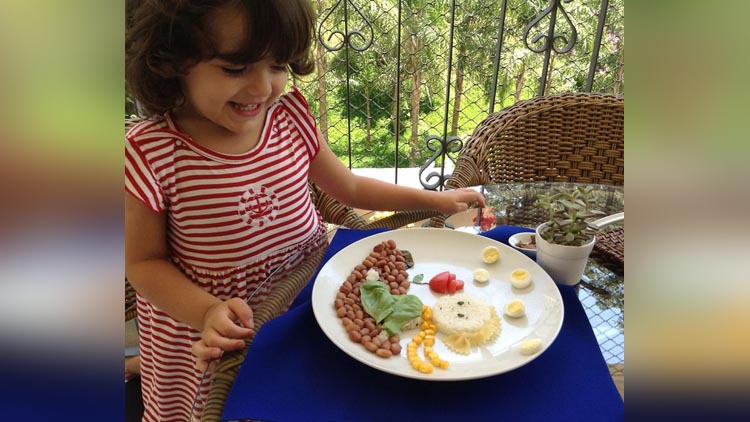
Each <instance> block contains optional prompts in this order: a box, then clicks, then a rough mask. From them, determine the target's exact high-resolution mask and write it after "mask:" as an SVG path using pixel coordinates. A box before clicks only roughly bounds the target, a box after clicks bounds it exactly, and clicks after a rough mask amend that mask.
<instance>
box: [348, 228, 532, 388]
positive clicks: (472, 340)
mask: <svg viewBox="0 0 750 422" xmlns="http://www.w3.org/2000/svg"><path fill="white" fill-rule="evenodd" d="M476 253H477V255H478V256H479V258H480V259H481V262H482V263H483V264H484V265H485V266H486V267H487V268H476V269H474V270H473V272H472V276H473V281H474V283H475V285H476V286H479V287H480V288H481V287H482V286H487V285H489V284H490V280H491V278H492V277H491V272H490V269H491V267H492V266H494V265H496V264H497V263H498V262H499V261H501V252H500V250H499V249H498V248H497V247H496V246H494V245H491V246H486V247H484V248H482V249H481V250H479V251H477V252H476ZM413 265H414V261H413V258H412V255H411V253H410V252H409V251H405V250H401V249H399V248H398V247H397V244H396V242H395V241H394V240H393V239H387V240H383V241H381V242H379V243H377V244H375V245H374V246H373V247H372V250H371V251H370V253H369V254H368V255H367V256H365V257H364V258H363V259H362V261H361V263H359V264H357V265H356V266H355V267H354V268H353V269H352V270H351V272H350V273H349V275H348V276H347V277H346V280H345V281H344V282H343V283H342V284H341V286H340V287H339V288H338V290H337V291H336V295H335V298H334V302H333V306H334V308H335V310H336V316H337V317H338V318H339V319H340V321H341V325H343V328H344V330H345V331H346V333H347V335H348V337H349V339H350V340H351V341H352V342H354V343H359V344H361V346H362V347H364V349H366V350H367V351H369V352H370V353H373V354H374V355H376V356H378V357H380V358H383V359H388V358H391V357H394V356H395V357H399V356H400V355H401V352H402V347H401V344H400V342H401V333H402V332H404V331H407V330H412V329H414V328H416V327H419V329H420V331H419V332H418V333H417V334H416V335H414V336H413V337H412V339H411V341H410V342H409V343H408V344H407V346H406V358H407V360H408V362H409V365H410V366H411V367H412V368H413V369H414V370H416V371H419V372H420V373H423V374H430V373H432V372H433V369H434V368H439V369H442V370H446V369H448V368H449V366H450V365H449V359H450V356H448V357H447V358H445V359H444V358H442V357H440V356H439V355H438V353H437V352H436V351H435V350H434V347H433V346H434V345H435V341H436V339H439V340H440V341H441V342H442V343H443V344H444V345H445V346H446V347H447V349H448V350H449V353H453V354H456V355H463V356H466V355H469V354H470V352H471V350H472V348H476V347H477V346H480V345H486V344H489V343H492V342H493V341H494V340H496V339H498V338H499V337H500V336H501V332H502V318H501V316H499V315H498V313H497V310H496V309H495V306H492V305H490V304H488V303H486V302H485V301H484V300H482V298H479V297H476V296H473V295H470V294H466V293H463V292H462V291H463V289H464V286H465V282H464V281H463V280H460V279H458V278H457V275H456V274H455V273H453V272H451V271H441V272H438V273H436V274H433V275H431V276H430V279H429V282H422V280H423V279H424V276H425V275H424V274H417V275H415V277H414V278H413V279H410V274H409V273H408V271H407V269H408V268H410V267H412V266H413ZM495 282H496V283H508V284H510V285H512V287H513V289H516V290H519V291H524V293H528V290H530V289H529V287H530V286H531V285H532V277H531V273H530V272H529V271H528V270H527V269H525V268H516V269H515V270H513V271H512V272H511V273H510V275H509V277H508V279H507V280H499V281H497V280H496V281H495ZM414 285H425V286H429V290H430V291H431V292H432V293H433V294H434V295H436V296H437V298H436V300H435V303H434V304H433V305H432V306H428V305H426V304H423V303H422V301H421V300H420V298H419V297H418V296H417V295H414V294H410V293H409V292H410V290H412V289H414V288H415V287H413V286H414ZM416 288H417V289H424V288H425V287H421V286H420V287H416ZM503 315H504V316H505V317H506V318H509V319H511V320H518V319H521V318H524V317H525V316H526V307H525V303H524V301H523V300H522V299H520V298H510V299H508V300H507V301H506V303H505V304H504V306H503ZM420 346H423V356H424V358H425V359H424V360H423V359H422V358H421V357H420V355H419V347H420ZM542 347H543V344H542V340H541V339H539V338H533V339H527V340H525V341H524V342H523V343H521V344H520V346H519V347H518V352H519V353H520V354H523V355H532V354H535V353H538V352H539V351H540V350H541V349H542Z"/></svg>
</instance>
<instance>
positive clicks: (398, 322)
mask: <svg viewBox="0 0 750 422" xmlns="http://www.w3.org/2000/svg"><path fill="white" fill-rule="evenodd" d="M420 315H422V301H421V300H419V298H418V297H416V296H414V295H396V296H393V312H392V313H391V314H390V315H388V317H387V318H386V319H385V320H384V321H383V328H385V330H386V331H388V334H389V335H391V336H392V335H394V334H397V333H399V332H400V331H401V327H403V326H404V325H405V324H406V323H407V322H409V321H411V320H413V319H414V318H416V317H418V316H420Z"/></svg>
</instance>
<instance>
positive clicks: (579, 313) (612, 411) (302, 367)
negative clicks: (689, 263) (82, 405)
mask: <svg viewBox="0 0 750 422" xmlns="http://www.w3.org/2000/svg"><path fill="white" fill-rule="evenodd" d="M526 230H528V229H521V228H519V227H512V226H502V227H497V228H495V229H493V230H490V231H488V232H485V233H483V234H482V235H484V236H487V237H489V238H492V239H495V240H499V241H501V242H505V243H507V241H508V237H509V236H511V235H513V234H514V233H517V232H519V231H526ZM381 231H383V230H382V229H376V230H368V231H355V230H346V229H339V230H338V231H337V233H336V235H335V236H334V238H333V240H332V241H331V245H330V247H329V249H328V251H327V253H326V255H325V257H324V260H323V263H325V262H326V261H327V260H328V259H329V258H331V257H332V256H333V255H334V254H335V253H336V252H338V251H339V250H341V249H343V248H344V247H346V246H347V245H349V244H351V243H353V242H355V241H357V240H360V239H362V238H364V237H366V236H370V235H373V234H376V233H379V232H381ZM316 276H317V274H316ZM314 279H315V277H313V280H314ZM312 284H313V283H312V282H311V283H309V285H308V286H307V287H305V289H304V290H303V291H302V292H301V293H300V295H299V296H298V297H297V299H296V300H295V302H294V303H293V305H292V308H291V309H290V310H289V312H287V313H286V314H284V315H282V316H280V317H278V318H276V319H274V320H272V321H269V322H268V323H267V324H266V325H264V326H263V327H262V328H261V329H260V330H259V331H258V333H257V335H256V338H255V340H254V341H253V345H252V347H250V350H249V351H248V354H247V357H246V359H245V362H244V363H243V365H242V367H241V368H240V371H239V373H238V374H237V378H236V380H235V382H234V386H233V387H232V390H231V392H230V394H229V396H228V398H227V401H226V404H225V407H224V415H223V420H225V421H235V420H243V419H261V420H272V421H303V420H304V421H386V420H388V421H401V420H403V421H452V422H455V421H490V420H520V421H568V420H569V421H613V420H616V421H621V420H623V417H624V416H623V415H624V409H623V401H622V399H621V397H620V395H619V393H618V391H617V388H616V387H615V385H614V383H613V381H612V378H611V377H610V375H609V371H608V369H607V365H606V363H605V362H604V358H603V357H602V354H601V352H600V350H599V346H598V345H597V342H596V338H595V337H594V333H593V330H592V329H591V325H590V324H589V321H588V319H587V317H586V314H585V312H584V310H583V307H582V306H581V303H580V301H579V300H578V297H577V296H576V292H575V290H574V288H573V287H570V286H558V287H559V289H560V293H561V295H562V298H563V303H564V306H565V318H564V320H563V326H562V330H561V331H560V334H559V335H558V337H557V339H555V342H554V343H553V344H552V345H551V346H550V347H549V348H548V349H547V350H546V351H545V352H544V353H543V354H542V355H541V356H539V357H538V358H537V359H535V360H534V361H532V362H531V363H529V364H527V365H525V366H523V367H521V368H518V369H516V370H513V371H511V372H507V373H504V374H500V375H496V376H493V377H489V378H483V379H477V380H469V381H448V382H431V381H422V380H414V379H408V378H403V377H398V376H395V375H391V374H387V373H384V372H380V371H378V370H376V369H373V368H370V367H369V366H367V365H365V364H362V363H360V362H359V361H356V360H354V359H352V358H351V357H349V356H348V355H347V354H345V353H344V352H342V351H341V350H339V349H338V348H337V347H336V346H335V345H334V344H333V343H331V341H330V340H329V339H328V338H327V337H326V336H325V334H324V333H323V332H322V331H321V329H320V327H319V326H318V324H317V322H316V321H315V317H314V315H313V311H312V305H311V302H310V298H311V294H312ZM353 380H354V381H353Z"/></svg>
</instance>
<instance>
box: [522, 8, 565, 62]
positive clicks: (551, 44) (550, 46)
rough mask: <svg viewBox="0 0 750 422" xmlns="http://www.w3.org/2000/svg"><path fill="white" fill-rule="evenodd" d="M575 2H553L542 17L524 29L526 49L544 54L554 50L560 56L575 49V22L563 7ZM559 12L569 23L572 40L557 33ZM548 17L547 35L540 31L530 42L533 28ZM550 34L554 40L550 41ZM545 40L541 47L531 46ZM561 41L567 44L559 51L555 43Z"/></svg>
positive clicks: (538, 17)
mask: <svg viewBox="0 0 750 422" xmlns="http://www.w3.org/2000/svg"><path fill="white" fill-rule="evenodd" d="M571 1H573V0H552V1H551V2H550V4H549V6H547V8H546V9H544V11H543V12H542V14H541V15H539V16H537V17H536V18H535V19H534V20H533V21H531V23H530V24H529V25H528V26H527V27H526V29H524V31H523V42H524V44H526V47H527V48H528V49H529V50H531V51H533V52H535V53H543V52H545V51H548V50H552V51H554V52H556V53H558V54H563V53H567V52H569V51H570V50H572V49H573V46H574V45H575V43H576V40H577V39H578V31H577V30H576V27H575V26H574V25H573V22H572V21H571V20H570V17H569V16H568V12H566V11H565V9H564V8H563V6H562V3H570V2H571ZM557 11H560V13H561V14H562V16H563V17H564V18H565V21H566V22H567V23H568V26H569V27H570V39H568V38H567V37H566V35H564V34H562V33H558V32H556V31H555V29H556V23H557V22H556V21H557V20H556V16H557ZM547 15H550V24H549V27H548V29H547V33H546V34H545V33H544V31H540V32H539V33H538V34H537V35H535V36H534V38H532V39H531V41H529V35H530V33H531V30H532V28H534V27H535V26H537V25H538V24H539V22H541V21H542V19H544V18H545V17H546V16H547ZM549 34H552V39H550V36H549ZM541 39H544V42H543V43H542V45H541V46H539V47H536V48H535V47H532V45H531V44H534V45H536V44H538V43H539V40H541ZM557 40H560V41H562V42H564V43H565V46H564V47H563V48H560V49H558V48H557V47H556V46H555V41H557Z"/></svg>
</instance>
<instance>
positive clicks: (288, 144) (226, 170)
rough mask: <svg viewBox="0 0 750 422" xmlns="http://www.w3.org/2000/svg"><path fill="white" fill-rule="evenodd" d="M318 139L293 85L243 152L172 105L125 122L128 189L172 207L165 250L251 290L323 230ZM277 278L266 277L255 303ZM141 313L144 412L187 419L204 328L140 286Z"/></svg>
mask: <svg viewBox="0 0 750 422" xmlns="http://www.w3.org/2000/svg"><path fill="white" fill-rule="evenodd" d="M319 147H320V145H319V143H318V138H317V132H316V125H315V119H314V118H313V116H312V115H311V113H310V110H309V106H308V104H307V101H306V100H305V98H304V97H303V96H302V94H301V93H300V92H299V91H298V90H297V89H296V88H294V89H293V90H292V91H291V92H290V93H287V94H285V95H283V96H281V97H280V98H279V100H278V101H277V102H276V103H274V105H273V106H272V107H271V108H270V109H269V110H268V113H267V115H266V119H265V124H264V128H263V131H262V133H261V139H260V141H259V142H258V144H257V145H256V146H255V147H254V148H253V149H252V150H250V151H248V152H247V153H244V154H237V155H229V154H221V153H218V152H215V151H211V150H208V149H206V148H204V147H202V146H200V145H198V144H197V143H195V142H194V141H192V140H191V139H190V138H189V137H188V136H187V135H185V134H184V133H181V132H180V130H179V128H178V127H177V126H176V125H175V122H174V121H173V120H172V118H171V117H170V116H169V115H168V114H167V115H165V116H163V117H162V118H161V119H157V120H148V121H143V122H141V123H139V124H138V125H136V126H134V127H133V128H132V129H131V130H129V131H128V133H127V135H126V148H125V157H126V159H125V189H126V191H127V192H128V193H130V194H131V195H133V196H134V197H135V198H137V199H139V200H140V201H141V202H143V203H144V204H146V206H148V207H149V208H151V209H152V210H153V211H154V212H159V213H161V212H166V213H167V231H168V233H167V235H168V250H169V257H170V259H171V260H172V261H173V262H174V264H175V265H176V266H177V267H178V268H180V269H181V270H182V272H183V273H184V274H185V275H186V276H187V277H188V278H190V279H191V280H192V281H193V282H194V283H196V284H197V285H199V286H201V287H202V288H204V289H206V290H207V291H209V292H210V293H211V294H213V295H214V296H216V297H218V298H220V299H222V300H226V299H230V298H233V297H240V298H243V299H246V298H247V297H248V296H249V295H250V294H252V293H253V292H254V291H255V290H256V288H257V286H258V284H260V283H261V282H262V281H263V280H264V279H265V278H266V275H267V274H269V273H270V272H271V271H273V270H274V269H275V268H276V267H277V266H278V265H280V264H281V263H282V262H283V261H284V260H285V259H286V258H288V257H290V256H291V255H292V254H293V253H294V252H295V251H296V250H298V249H299V248H300V247H301V246H303V245H304V244H305V243H306V242H311V241H312V240H313V239H314V238H317V237H318V236H320V235H321V234H322V233H323V231H324V230H325V229H324V226H323V224H322V220H321V218H320V214H319V213H318V211H317V210H316V209H315V207H314V205H313V203H312V201H311V199H310V194H309V190H308V187H307V176H308V170H309V166H310V162H311V161H312V159H313V158H314V157H315V156H316V154H317V153H318V151H319ZM301 259H302V258H298V260H301ZM272 288H273V283H269V284H267V285H266V286H264V287H263V289H262V290H261V291H259V292H258V293H256V294H255V296H253V298H252V301H251V303H250V306H251V307H252V308H255V307H256V306H257V305H258V304H259V303H260V302H262V300H263V298H264V297H265V296H266V295H267V294H268V292H269V291H270V290H271V289H272ZM138 323H139V336H140V353H141V371H142V375H141V379H142V389H143V401H144V405H145V413H144V420H147V421H179V422H184V421H186V420H188V419H189V416H188V414H189V412H190V408H191V406H192V404H193V400H194V399H195V397H196V392H197V390H198V383H199V381H200V378H201V375H202V374H201V373H199V372H198V371H197V370H196V369H195V367H194V358H193V355H192V353H191V346H192V343H193V342H195V341H197V340H199V339H200V333H199V332H198V331H196V330H194V329H193V328H191V327H190V326H188V325H187V324H184V323H182V322H179V321H176V320H174V319H173V318H171V317H170V316H169V315H167V314H166V313H164V312H162V311H161V310H160V309H158V308H157V307H155V306H154V305H152V304H151V303H150V302H149V301H148V300H146V299H145V298H143V297H141V296H140V295H139V296H138ZM209 381H210V374H209V375H208V376H206V378H205V379H204V382H203V384H202V385H201V386H200V395H199V397H198V401H197V402H196V406H195V412H194V415H193V417H194V418H196V419H197V418H198V417H199V416H200V413H201V412H202V410H203V406H204V399H205V395H206V394H207V392H208V387H209Z"/></svg>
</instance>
